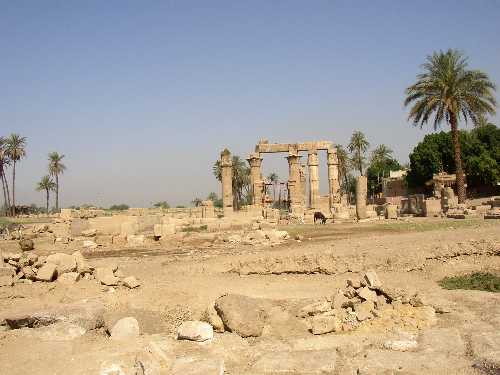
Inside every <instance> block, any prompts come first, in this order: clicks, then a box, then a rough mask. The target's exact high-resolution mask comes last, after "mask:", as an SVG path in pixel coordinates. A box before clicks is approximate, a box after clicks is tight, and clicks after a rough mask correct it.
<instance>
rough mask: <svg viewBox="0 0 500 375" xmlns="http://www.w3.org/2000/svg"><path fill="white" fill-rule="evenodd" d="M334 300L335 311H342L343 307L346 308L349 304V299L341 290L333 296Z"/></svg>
mask: <svg viewBox="0 0 500 375" xmlns="http://www.w3.org/2000/svg"><path fill="white" fill-rule="evenodd" d="M332 299H333V302H332V307H333V308H334V309H341V308H342V307H346V306H347V303H348V302H349V299H348V298H347V297H346V296H344V293H342V291H341V290H338V291H337V293H335V294H334V295H333V297H332Z"/></svg>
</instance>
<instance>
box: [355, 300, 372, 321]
mask: <svg viewBox="0 0 500 375" xmlns="http://www.w3.org/2000/svg"><path fill="white" fill-rule="evenodd" d="M373 308H374V306H373V302H371V301H365V302H363V303H360V304H358V305H356V306H355V307H354V311H355V312H356V317H357V318H358V320H359V321H360V322H362V321H364V320H367V319H371V318H373V314H372V310H373Z"/></svg>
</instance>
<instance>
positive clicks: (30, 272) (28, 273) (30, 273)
mask: <svg viewBox="0 0 500 375" xmlns="http://www.w3.org/2000/svg"><path fill="white" fill-rule="evenodd" d="M21 272H22V273H23V274H24V277H25V278H26V279H28V280H36V272H35V270H34V269H33V267H31V266H25V267H23V268H22V269H21Z"/></svg>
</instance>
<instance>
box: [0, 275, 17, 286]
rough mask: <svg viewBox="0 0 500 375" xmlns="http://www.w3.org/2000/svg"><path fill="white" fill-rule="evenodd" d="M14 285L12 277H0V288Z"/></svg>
mask: <svg viewBox="0 0 500 375" xmlns="http://www.w3.org/2000/svg"><path fill="white" fill-rule="evenodd" d="M12 285H14V278H13V277H12V276H0V287H3V286H12Z"/></svg>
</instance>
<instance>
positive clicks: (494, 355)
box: [471, 329, 500, 374]
mask: <svg viewBox="0 0 500 375" xmlns="http://www.w3.org/2000/svg"><path fill="white" fill-rule="evenodd" d="M471 346H472V351H473V355H474V358H475V365H476V366H477V367H479V368H481V369H484V370H485V371H490V372H489V373H491V374H498V373H500V331H498V329H497V330H496V331H486V332H475V333H473V334H472V335H471Z"/></svg>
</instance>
